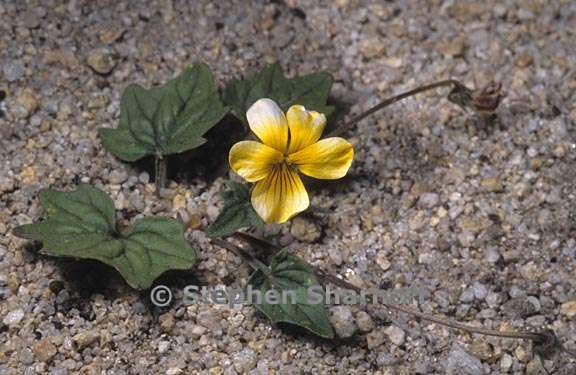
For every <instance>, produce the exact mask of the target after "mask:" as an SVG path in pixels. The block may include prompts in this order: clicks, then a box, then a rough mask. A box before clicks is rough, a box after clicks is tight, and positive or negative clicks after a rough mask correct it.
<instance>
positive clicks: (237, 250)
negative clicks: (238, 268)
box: [211, 238, 270, 275]
mask: <svg viewBox="0 0 576 375" xmlns="http://www.w3.org/2000/svg"><path fill="white" fill-rule="evenodd" d="M211 241H212V243H213V244H214V245H216V246H220V247H222V248H224V249H226V250H228V251H231V252H233V253H234V254H236V255H238V256H239V257H240V258H242V259H243V260H245V261H246V262H247V263H248V264H249V265H250V267H252V268H253V269H254V270H259V271H262V272H263V273H264V274H265V275H269V274H270V269H269V268H268V266H267V265H265V264H264V263H263V262H261V261H260V260H259V259H257V258H256V257H254V256H253V255H252V254H250V253H248V252H247V251H246V250H244V249H243V248H241V247H239V246H236V245H234V244H233V243H231V242H228V241H224V240H221V239H218V238H213V239H212V240H211Z"/></svg>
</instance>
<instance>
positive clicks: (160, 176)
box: [154, 155, 168, 198]
mask: <svg viewBox="0 0 576 375" xmlns="http://www.w3.org/2000/svg"><path fill="white" fill-rule="evenodd" d="M167 168H168V166H167V163H166V159H165V158H164V157H163V156H162V155H156V156H155V159H154V182H155V184H156V196H157V197H158V198H161V193H162V189H164V188H165V187H166V173H167Z"/></svg>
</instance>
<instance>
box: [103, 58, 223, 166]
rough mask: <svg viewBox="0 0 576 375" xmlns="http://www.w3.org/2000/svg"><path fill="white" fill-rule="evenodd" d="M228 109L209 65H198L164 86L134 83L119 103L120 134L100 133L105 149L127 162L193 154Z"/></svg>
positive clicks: (113, 130)
mask: <svg viewBox="0 0 576 375" xmlns="http://www.w3.org/2000/svg"><path fill="white" fill-rule="evenodd" d="M227 111H228V109H227V108H226V107H224V105H223V104H222V103H221V101H220V98H219V97H218V94H217V93H216V90H215V88H214V79H213V77H212V73H211V72H210V69H209V68H208V66H206V65H204V64H194V65H193V66H191V67H188V68H186V69H185V70H184V72H182V74H180V75H179V76H178V77H176V78H175V79H173V80H171V81H169V82H168V83H166V84H165V85H164V86H162V87H158V88H152V89H149V90H146V89H145V88H143V87H142V86H139V85H136V84H131V85H130V86H128V87H127V88H126V89H125V90H124V92H123V94H122V99H121V103H120V125H119V126H118V128H117V129H105V128H101V129H99V134H100V137H101V138H102V142H103V144H104V147H106V149H108V150H109V151H110V152H111V153H112V154H114V155H115V156H117V157H118V158H120V159H122V160H124V161H136V160H138V159H140V158H142V157H144V156H146V155H156V156H164V155H169V154H176V153H180V152H184V151H187V150H191V149H193V148H196V147H198V146H200V145H202V144H203V143H204V142H206V139H204V138H203V137H202V136H203V135H204V134H205V133H206V132H207V131H208V130H209V129H210V128H212V127H213V126H214V125H216V124H217V123H218V122H219V121H220V120H221V119H222V117H224V115H225V114H226V112H227Z"/></svg>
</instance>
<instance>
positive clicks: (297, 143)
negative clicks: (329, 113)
mask: <svg viewBox="0 0 576 375" xmlns="http://www.w3.org/2000/svg"><path fill="white" fill-rule="evenodd" d="M286 117H287V119H288V127H289V128H290V146H289V148H288V153H289V154H291V153H293V152H296V151H299V150H302V149H303V148H305V147H307V146H310V145H311V144H313V143H316V142H318V140H319V139H320V136H321V135H322V132H323V131H324V127H325V126H326V116H324V115H323V114H322V113H319V112H315V111H307V110H306V108H304V106H301V105H293V106H292V107H290V108H289V109H288V112H286Z"/></svg>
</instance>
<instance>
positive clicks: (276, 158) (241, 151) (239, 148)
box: [228, 141, 283, 182]
mask: <svg viewBox="0 0 576 375" xmlns="http://www.w3.org/2000/svg"><path fill="white" fill-rule="evenodd" d="M282 160H283V156H282V154H281V153H280V151H278V150H275V149H273V148H272V147H268V146H266V145H264V144H262V143H260V142H255V141H242V142H238V143H236V144H235V145H234V146H232V148H231V149H230V154H229V155H228V161H229V162H230V167H232V170H234V172H236V173H238V174H239V175H240V176H242V177H243V178H244V179H245V180H246V181H248V182H256V181H259V180H261V179H263V178H264V177H266V176H267V175H268V174H269V173H270V172H271V171H272V165H273V164H275V163H278V162H281V161H282Z"/></svg>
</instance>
